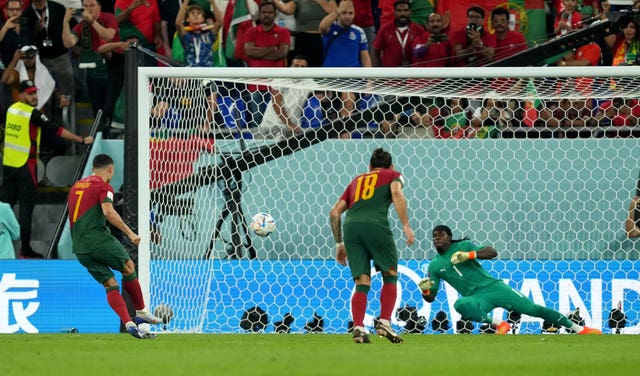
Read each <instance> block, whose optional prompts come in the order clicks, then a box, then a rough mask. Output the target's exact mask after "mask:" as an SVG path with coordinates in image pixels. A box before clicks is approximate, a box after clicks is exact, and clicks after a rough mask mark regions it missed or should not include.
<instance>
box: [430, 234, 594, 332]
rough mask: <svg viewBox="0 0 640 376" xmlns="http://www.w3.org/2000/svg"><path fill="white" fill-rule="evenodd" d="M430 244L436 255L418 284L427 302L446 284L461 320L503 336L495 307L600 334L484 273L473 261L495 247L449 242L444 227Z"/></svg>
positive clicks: (507, 328) (489, 254)
mask: <svg viewBox="0 0 640 376" xmlns="http://www.w3.org/2000/svg"><path fill="white" fill-rule="evenodd" d="M433 245H434V246H435V247H436V251H437V252H438V254H437V255H436V256H435V257H434V258H433V260H431V263H429V277H428V278H426V279H423V280H422V281H420V283H419V286H420V289H422V297H423V298H424V300H426V301H427V302H429V303H431V302H433V301H434V300H435V298H436V294H437V293H438V288H439V287H440V282H441V281H446V282H447V283H448V284H450V285H451V287H453V288H454V289H456V291H458V293H460V295H461V297H460V298H459V299H458V300H457V301H456V302H455V304H454V308H455V309H456V311H458V313H460V315H461V316H462V319H464V320H471V321H476V322H484V323H489V324H493V325H494V326H495V327H496V334H506V333H507V332H509V331H510V330H511V325H509V323H508V322H506V321H504V320H502V319H494V318H492V317H491V315H489V313H490V312H491V311H492V310H493V309H494V308H498V307H500V308H504V309H507V310H509V311H514V312H518V313H521V314H525V315H529V316H533V317H540V318H542V319H544V320H546V321H548V322H551V323H554V324H558V325H562V326H564V327H566V328H569V329H571V330H573V331H574V332H576V333H578V334H602V332H601V331H600V330H598V329H595V328H588V327H586V326H584V327H583V326H580V325H577V324H574V323H573V322H571V321H570V320H569V319H568V318H567V317H566V316H565V315H563V314H561V313H560V312H558V311H555V310H553V309H550V308H547V307H543V306H541V305H538V304H535V303H534V302H533V301H531V300H530V299H528V298H527V297H525V296H524V295H522V293H520V292H519V291H517V290H514V289H513V288H511V287H509V286H508V285H507V284H505V283H504V282H503V281H502V280H500V279H497V278H494V277H492V276H491V275H490V274H489V273H487V271H486V270H484V269H483V268H482V266H481V265H480V263H479V262H478V261H477V260H489V259H492V258H494V257H496V256H497V255H498V252H497V251H496V250H495V248H493V247H490V246H484V245H480V246H478V245H475V244H474V243H473V242H471V241H469V240H468V239H467V238H463V239H458V240H453V239H452V236H451V229H450V228H449V227H447V226H444V225H438V226H436V227H434V229H433Z"/></svg>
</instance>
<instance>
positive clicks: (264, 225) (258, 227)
mask: <svg viewBox="0 0 640 376" xmlns="http://www.w3.org/2000/svg"><path fill="white" fill-rule="evenodd" d="M275 229H276V221H275V220H274V219H273V217H272V216H271V214H269V213H258V214H256V215H254V216H253V218H252V219H251V231H253V232H254V233H255V234H256V235H258V236H269V235H271V233H272V232H273V231H274V230H275Z"/></svg>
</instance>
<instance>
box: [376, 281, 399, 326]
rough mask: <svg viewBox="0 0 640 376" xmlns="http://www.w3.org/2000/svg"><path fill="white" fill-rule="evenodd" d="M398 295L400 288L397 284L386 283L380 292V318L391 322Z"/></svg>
mask: <svg viewBox="0 0 640 376" xmlns="http://www.w3.org/2000/svg"><path fill="white" fill-rule="evenodd" d="M397 295H398V287H397V285H396V284H395V283H385V284H383V285H382V291H381V292H380V318H381V319H384V320H391V313H393V307H394V306H395V304H396V296H397Z"/></svg>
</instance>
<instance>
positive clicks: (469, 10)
mask: <svg viewBox="0 0 640 376" xmlns="http://www.w3.org/2000/svg"><path fill="white" fill-rule="evenodd" d="M469 12H475V13H478V14H479V15H480V16H482V18H484V9H482V8H480V7H478V6H473V7H471V8H469V9H467V16H468V15H469Z"/></svg>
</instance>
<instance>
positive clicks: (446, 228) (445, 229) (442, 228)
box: [431, 225, 469, 243]
mask: <svg viewBox="0 0 640 376" xmlns="http://www.w3.org/2000/svg"><path fill="white" fill-rule="evenodd" d="M436 231H442V232H444V233H445V234H447V235H448V236H450V237H452V236H453V235H451V229H450V228H449V226H445V225H437V226H436V227H434V228H433V232H432V233H431V234H434V233H435V232H436ZM463 240H469V237H467V236H465V237H464V238H462V239H453V238H452V239H451V243H457V242H461V241H463Z"/></svg>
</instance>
